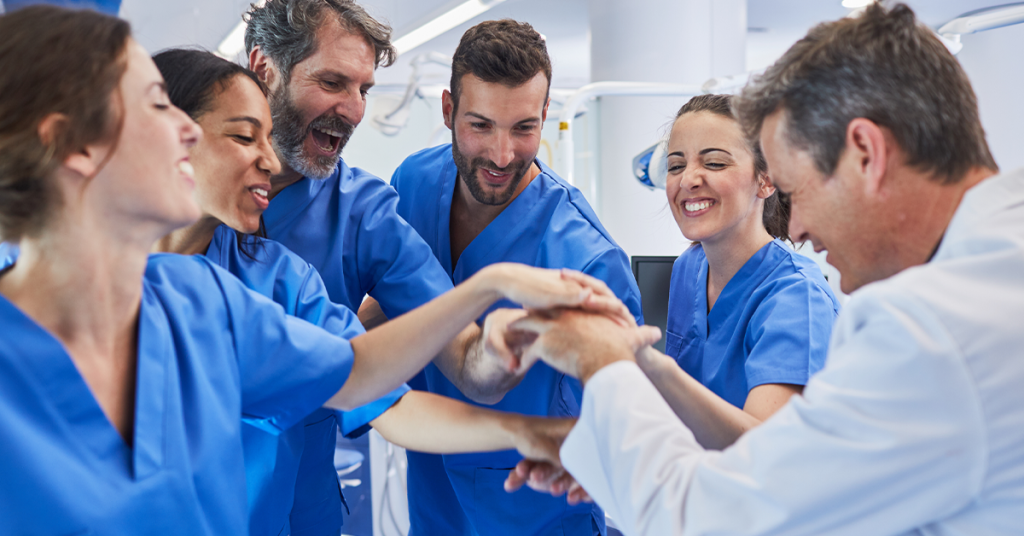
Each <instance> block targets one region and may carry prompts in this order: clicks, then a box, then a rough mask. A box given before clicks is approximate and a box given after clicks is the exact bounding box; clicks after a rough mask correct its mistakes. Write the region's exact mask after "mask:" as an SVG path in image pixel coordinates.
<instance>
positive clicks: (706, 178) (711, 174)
mask: <svg viewBox="0 0 1024 536" xmlns="http://www.w3.org/2000/svg"><path fill="white" fill-rule="evenodd" d="M665 190H666V192H667V196H668V201H669V207H670V208H671V210H672V216H673V217H674V218H675V220H676V224H677V225H679V230H680V231H682V232H683V236H685V237H686V238H688V239H690V240H694V241H699V242H701V243H704V244H705V245H708V244H712V243H718V242H727V241H729V240H732V239H735V238H737V237H745V236H747V234H746V233H758V232H760V233H764V232H765V231H764V224H763V223H762V211H763V207H764V198H765V197H768V196H770V195H771V194H772V192H773V191H774V189H773V188H772V187H771V185H770V184H769V183H767V181H766V180H765V179H764V178H761V180H759V178H757V177H755V176H754V155H753V154H752V153H751V151H750V149H749V148H748V146H747V144H746V142H745V141H744V139H743V133H742V131H741V130H740V127H739V124H738V123H737V122H736V121H734V120H733V119H731V118H728V117H724V116H721V115H718V114H715V113H712V112H706V111H701V112H691V113H685V114H683V115H682V116H681V117H679V118H678V119H676V121H675V123H674V124H673V125H672V133H671V135H670V137H669V142H668V181H667V183H666V186H665Z"/></svg>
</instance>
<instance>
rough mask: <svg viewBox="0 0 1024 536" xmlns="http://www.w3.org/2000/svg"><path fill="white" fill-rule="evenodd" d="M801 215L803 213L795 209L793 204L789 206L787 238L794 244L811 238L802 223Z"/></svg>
mask: <svg viewBox="0 0 1024 536" xmlns="http://www.w3.org/2000/svg"><path fill="white" fill-rule="evenodd" d="M802 216H803V213H802V212H801V211H799V210H797V209H796V207H794V206H790V209H789V238H790V240H791V241H792V242H793V243H794V244H796V243H799V242H806V241H808V240H810V239H811V233H810V232H808V230H807V227H806V226H805V225H804V222H803V218H802Z"/></svg>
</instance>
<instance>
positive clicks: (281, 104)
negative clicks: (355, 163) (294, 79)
mask: <svg viewBox="0 0 1024 536" xmlns="http://www.w3.org/2000/svg"><path fill="white" fill-rule="evenodd" d="M270 118H271V120H272V121H273V122H274V134H273V139H274V149H275V150H276V151H277V156H278V158H279V159H280V160H281V161H283V162H284V163H286V164H287V165H288V167H290V168H292V169H293V170H295V171H297V172H299V173H301V174H302V175H304V176H306V177H309V178H311V179H317V180H320V179H326V178H327V177H330V176H331V175H332V174H334V170H335V168H336V167H337V166H338V161H339V160H341V151H342V149H344V148H345V144H347V143H348V140H349V138H351V137H352V131H353V130H355V126H354V125H351V124H349V123H348V122H347V121H345V120H344V119H342V118H340V117H338V116H336V115H333V114H331V115H328V114H324V115H321V116H320V117H317V118H316V119H314V120H313V121H311V122H310V123H309V124H308V125H306V124H303V120H302V111H301V110H299V108H298V107H297V106H295V102H294V101H293V100H292V95H291V92H290V91H289V90H288V85H287V84H283V85H282V86H281V88H280V89H279V90H278V91H276V92H274V93H273V94H272V96H271V99H270ZM314 128H323V129H327V130H334V131H337V132H340V133H341V134H342V137H341V141H340V142H339V143H338V149H337V151H336V152H335V154H333V155H330V156H327V155H322V154H314V155H307V154H305V152H304V147H305V141H306V138H307V137H308V136H309V135H310V132H311V131H312V130H313V129H314Z"/></svg>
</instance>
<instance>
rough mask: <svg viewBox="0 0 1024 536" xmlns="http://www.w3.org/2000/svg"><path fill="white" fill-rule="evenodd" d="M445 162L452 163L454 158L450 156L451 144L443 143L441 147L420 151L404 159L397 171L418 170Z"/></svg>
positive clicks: (436, 146)
mask: <svg viewBox="0 0 1024 536" xmlns="http://www.w3.org/2000/svg"><path fill="white" fill-rule="evenodd" d="M447 162H454V157H453V156H452V144H450V143H443V144H441V145H435V146H433V147H427V148H426V149H421V150H419V151H416V152H415V153H412V154H411V155H409V156H407V157H405V160H403V161H402V163H401V164H399V166H398V169H399V170H403V171H405V170H412V169H420V168H424V167H428V166H436V165H440V164H445V163H447Z"/></svg>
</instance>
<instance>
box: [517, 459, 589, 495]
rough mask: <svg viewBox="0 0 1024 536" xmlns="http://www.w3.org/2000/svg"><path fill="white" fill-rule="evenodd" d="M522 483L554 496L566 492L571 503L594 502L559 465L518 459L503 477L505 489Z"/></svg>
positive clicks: (521, 485) (520, 485)
mask: <svg viewBox="0 0 1024 536" xmlns="http://www.w3.org/2000/svg"><path fill="white" fill-rule="evenodd" d="M524 484H525V485H526V486H528V487H529V488H530V489H532V490H534V491H539V492H541V493H549V494H551V495H553V496H555V497H558V496H560V495H562V494H563V493H568V496H567V497H566V499H567V500H568V501H569V504H572V505H575V504H579V503H581V502H588V503H592V502H594V500H593V499H591V498H590V495H589V494H587V491H586V490H584V489H583V487H582V486H580V485H579V483H578V482H576V479H574V478H573V477H572V475H570V474H569V473H568V471H566V470H565V469H563V468H562V467H561V465H554V464H551V463H548V462H542V461H536V460H530V459H526V460H522V461H520V462H519V463H518V464H517V465H516V466H515V468H514V469H512V470H511V471H509V474H508V478H506V479H505V491H507V492H509V493H511V492H513V491H516V490H518V489H519V488H521V487H523V485H524Z"/></svg>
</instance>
